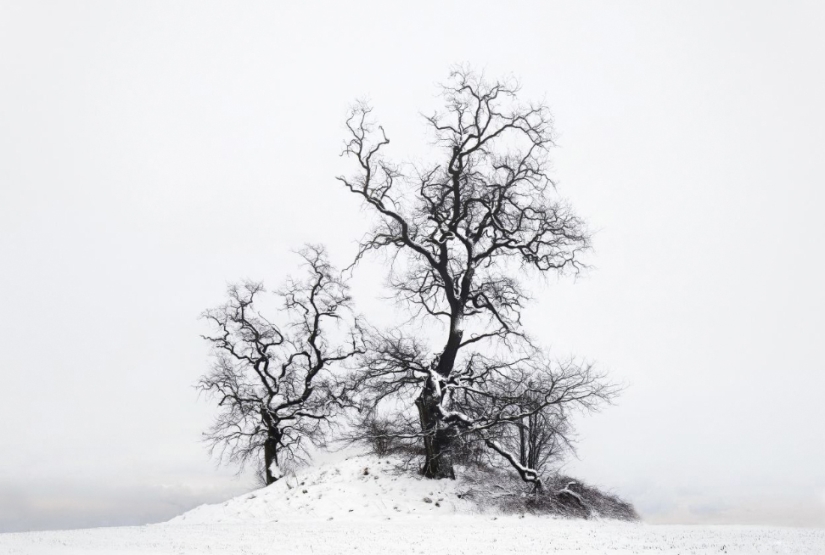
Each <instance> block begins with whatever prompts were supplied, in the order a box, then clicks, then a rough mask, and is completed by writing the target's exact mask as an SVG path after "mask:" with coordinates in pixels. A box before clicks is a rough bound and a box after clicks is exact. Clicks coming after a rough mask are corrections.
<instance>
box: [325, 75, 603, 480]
mask: <svg viewBox="0 0 825 555" xmlns="http://www.w3.org/2000/svg"><path fill="white" fill-rule="evenodd" d="M518 91H519V87H518V85H517V84H516V83H513V82H509V81H493V82H488V81H486V80H485V79H484V78H483V76H478V75H476V74H474V73H473V72H471V71H469V70H466V69H462V68H459V69H456V70H455V71H453V72H452V73H451V75H450V79H449V81H448V83H447V84H446V85H444V86H443V88H442V96H443V98H444V101H445V108H444V110H443V111H442V112H437V113H434V114H432V115H431V116H428V117H426V123H427V125H428V127H429V129H430V130H431V132H432V134H433V137H434V139H435V143H436V145H437V147H439V149H440V152H441V153H442V154H443V156H442V157H441V159H440V160H439V161H438V162H435V163H432V164H430V165H420V166H401V165H396V164H393V163H391V162H389V161H387V160H386V159H385V158H384V156H383V153H384V150H385V147H386V146H387V145H388V144H389V139H388V138H387V135H386V133H385V132H384V129H383V128H382V127H380V126H377V125H376V124H375V123H374V122H373V121H372V119H371V108H370V107H369V106H367V105H366V104H363V103H362V104H359V105H357V106H356V107H355V108H354V109H353V110H352V112H351V114H350V115H349V118H348V119H347V127H348V130H349V133H350V137H349V140H348V142H347V144H346V148H345V151H344V154H345V155H348V156H350V157H352V158H353V159H354V160H355V161H356V162H357V167H358V170H357V172H356V174H355V175H354V176H352V177H339V178H338V179H339V180H340V182H341V183H343V185H344V186H345V187H346V188H347V189H348V190H349V191H351V192H352V193H353V194H355V195H358V196H359V197H360V198H361V199H362V201H363V203H364V204H365V206H367V207H369V208H370V209H371V210H372V212H373V213H374V214H375V215H376V217H377V224H376V226H375V227H374V228H373V229H372V231H371V232H370V233H368V234H367V236H365V237H364V239H363V240H362V242H361V246H360V250H359V252H358V255H357V257H356V263H357V262H358V260H360V259H361V258H362V257H363V256H364V255H365V254H366V253H367V252H369V251H372V250H388V251H389V252H390V253H391V254H392V257H393V260H394V261H395V262H394V264H393V267H392V270H391V274H390V283H391V285H392V287H393V288H394V289H395V290H396V291H397V293H398V295H399V298H400V299H402V301H404V302H406V303H407V304H408V305H409V306H410V308H412V309H413V310H414V312H415V314H416V315H420V316H421V317H423V318H431V319H433V320H437V321H440V322H443V323H444V325H445V328H446V337H445V338H444V340H443V343H441V345H440V347H438V348H437V349H436V350H435V352H433V353H431V352H429V351H428V350H426V349H425V348H424V347H423V346H422V344H421V343H420V342H418V341H416V340H415V339H414V338H411V337H410V336H409V333H401V332H398V333H395V334H385V335H384V336H383V337H381V338H380V339H381V340H380V341H375V342H374V345H373V349H372V350H371V352H370V353H369V356H368V357H367V360H366V364H365V369H364V374H363V375H362V377H361V379H362V381H363V383H364V384H370V387H371V388H372V396H371V397H370V398H371V399H372V401H380V400H381V399H385V398H386V397H387V396H399V395H402V396H403V395H405V394H406V393H409V392H410V390H414V391H415V392H416V395H417V398H416V400H415V406H416V408H417V411H418V419H419V422H418V424H419V430H418V431H417V433H418V434H419V436H420V437H421V438H423V443H424V448H425V452H426V459H425V462H424V466H423V473H424V474H425V475H426V476H428V477H432V478H444V477H454V471H453V461H452V456H453V453H454V451H455V444H456V442H457V441H458V440H459V439H460V437H461V436H462V435H466V434H467V433H469V432H468V431H471V432H472V433H473V434H481V433H482V432H483V431H484V430H492V429H493V428H495V427H496V426H502V425H504V424H503V422H505V421H506V422H516V420H512V419H521V418H526V417H528V416H529V414H528V412H529V411H528V412H524V411H522V412H512V414H511V413H510V412H511V411H510V408H509V407H510V405H509V404H507V403H506V402H504V399H505V398H504V397H495V396H491V397H489V398H488V399H487V400H486V401H485V402H486V403H488V405H484V404H483V403H482V404H481V405H479V406H478V407H474V408H473V407H470V406H467V407H464V408H465V409H466V411H467V412H462V411H460V410H454V405H455V404H456V403H459V398H462V397H463V398H465V399H473V400H474V402H476V401H479V402H480V400H481V397H482V396H483V394H482V392H487V390H488V388H493V389H494V388H495V387H501V388H504V389H506V388H507V387H515V385H516V384H515V381H513V380H511V381H510V382H506V380H504V379H503V378H502V377H501V376H504V375H506V374H508V373H510V374H512V375H518V374H519V372H522V371H526V370H525V369H526V366H525V365H528V364H529V361H528V360H526V359H519V358H510V359H508V358H506V357H505V358H504V359H501V360H493V359H484V358H483V357H482V356H481V353H483V352H485V350H490V349H495V348H496V346H499V347H500V346H502V345H503V346H505V347H509V346H511V345H513V344H514V343H528V344H529V340H528V339H527V336H526V335H525V333H524V332H523V330H522V329H521V311H522V308H523V306H524V302H525V301H526V300H527V295H526V293H525V292H524V290H523V287H522V285H521V283H520V281H519V276H520V275H521V274H523V273H524V272H526V271H529V270H533V271H535V272H536V273H538V274H548V273H554V272H555V273H561V272H565V271H568V270H569V271H573V272H577V271H578V270H579V269H580V268H581V267H582V262H581V260H580V253H582V252H583V251H584V250H586V249H587V248H588V246H589V237H588V234H587V231H586V230H585V226H584V223H583V222H582V221H581V220H580V219H579V218H578V217H577V216H576V215H575V214H574V213H573V212H572V210H571V209H570V208H569V206H568V205H567V204H566V203H565V202H563V201H562V200H560V199H559V198H558V197H557V196H556V195H555V185H554V183H553V182H552V180H551V179H550V177H549V176H548V174H547V166H548V160H547V151H548V149H549V147H551V146H553V132H552V119H551V117H550V113H549V110H548V108H547V106H546V105H544V104H541V103H537V104H536V103H534V104H523V103H520V102H519V101H518V99H517V93H518ZM378 343H383V345H380V346H379V345H378ZM505 350H506V349H505ZM483 360H486V362H483V363H482V361H483ZM482 367H483V368H485V369H484V370H483V371H484V372H486V374H485V375H486V376H487V378H488V379H487V381H484V380H480V379H479V378H478V374H477V372H479V371H482V370H481V369H482ZM495 367H498V368H499V369H500V370H495ZM505 370H506V371H505ZM534 370H535V369H534ZM579 370H581V376H579V377H580V378H583V379H584V382H585V383H589V382H588V379H589V377H591V376H592V374H591V373H590V372H589V370H586V369H581V368H580V369H579ZM545 371H547V372H549V369H545ZM496 376H498V377H496ZM565 376H567V377H569V375H568V374H565ZM571 379H572V378H571ZM496 380H498V382H496ZM505 382H506V383H505ZM473 388H476V389H473ZM574 389H575V388H574ZM540 393H541V394H543V393H545V392H544V391H542V392H540ZM488 394H489V392H487V393H484V395H488ZM489 395H491V394H489ZM551 398H555V397H552V396H551ZM563 398H565V399H566V397H563ZM575 399H578V400H581V399H580V398H579V397H576V398H575ZM548 402H550V403H551V404H553V403H556V404H558V403H561V401H548ZM542 403H543V402H542ZM459 404H460V403H459ZM484 407H486V408H484ZM479 410H481V411H483V410H487V411H491V412H490V414H488V415H487V416H485V417H484V418H482V421H483V423H479V421H477V420H475V419H474V417H473V416H471V413H473V411H479ZM496 410H498V411H499V412H500V414H499V415H498V416H492V413H493V412H495V411H496ZM508 411H510V412H508ZM536 414H538V412H536ZM465 417H466V418H468V419H469V421H465ZM489 442H490V448H492V449H494V450H496V449H497V447H496V446H498V447H500V448H501V450H503V449H504V447H503V446H502V445H501V444H500V443H498V442H496V441H495V440H494V439H490V440H489ZM508 453H509V451H508ZM516 462H518V460H516Z"/></svg>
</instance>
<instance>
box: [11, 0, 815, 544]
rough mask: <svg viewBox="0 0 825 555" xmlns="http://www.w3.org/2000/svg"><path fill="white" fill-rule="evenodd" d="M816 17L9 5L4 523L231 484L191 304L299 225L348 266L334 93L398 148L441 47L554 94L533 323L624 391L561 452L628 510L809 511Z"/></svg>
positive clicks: (350, 245)
mask: <svg viewBox="0 0 825 555" xmlns="http://www.w3.org/2000/svg"><path fill="white" fill-rule="evenodd" d="M823 29H825V5H823V4H822V3H821V2H808V3H805V2H792V3H776V2H754V1H747V2H745V1H742V2H704V3H703V2H689V3H686V2H675V1H674V2H599V3H590V2H575V3H574V2H566V3H557V2H533V3H518V2H508V3H506V7H505V4H502V3H500V2H480V1H475V2H464V3H459V2H432V3H430V2H414V3H412V2H408V3H406V4H404V5H402V4H399V3H392V2H374V3H373V2H369V3H368V2H359V3H355V2H353V3H348V2H328V3H323V4H319V3H301V2H289V3H287V2H266V3H255V2H243V3H241V2H231V3H230V2H226V3H222V4H219V3H203V2H190V3H185V2H176V3H168V2H130V3H127V2H108V1H106V2H74V3H69V2H53V3H43V2H28V1H26V2H24V1H19V2H8V1H3V2H0V532H2V531H11V530H28V529H42V528H56V527H78V526H83V527H85V526H100V525H112V524H132V523H135V524H136V523H144V522H152V521H159V520H163V519H166V518H169V517H171V516H173V515H175V514H177V513H179V512H181V511H183V510H185V509H187V508H189V507H191V506H193V505H196V504H199V503H202V502H207V501H216V500H220V499H224V498H227V497H229V496H231V495H234V494H236V493H239V492H241V491H245V490H247V489H248V488H250V487H251V481H250V479H249V477H242V478H240V479H236V478H235V477H234V472H235V469H232V468H218V467H216V465H215V461H214V460H211V459H210V458H209V456H208V454H207V452H206V449H205V446H204V445H203V444H202V443H201V442H200V434H201V432H202V431H203V430H205V428H206V427H207V426H208V424H209V422H210V419H211V418H212V416H213V415H214V407H213V406H212V405H211V404H210V403H209V402H208V400H207V399H203V398H201V399H199V398H198V396H197V393H196V392H195V390H194V388H193V384H194V383H195V381H196V380H197V378H198V377H199V375H200V374H201V373H203V372H204V371H205V370H206V369H207V365H208V359H207V354H208V349H207V346H206V345H205V344H204V342H203V341H202V340H201V339H200V338H199V334H200V333H202V332H203V329H204V328H203V323H202V322H199V321H198V318H197V317H198V314H199V313H200V312H201V311H202V310H203V309H205V308H207V307H211V306H214V305H216V304H217V303H219V302H220V301H221V300H222V298H223V294H224V291H225V287H226V284H227V282H230V281H234V280H238V279H242V278H246V277H250V278H255V279H264V280H266V281H267V282H268V283H272V284H276V283H277V282H279V281H280V280H281V279H283V278H284V277H285V276H286V274H287V273H289V272H290V271H291V270H292V269H293V268H294V266H295V263H296V257H295V256H294V255H293V254H291V253H290V249H294V248H296V247H299V246H300V245H301V244H303V243H305V242H307V241H314V242H324V243H326V244H327V245H328V246H329V248H330V251H331V254H332V257H333V259H334V260H335V261H336V262H338V263H339V264H340V263H344V262H346V261H347V260H348V259H349V257H351V256H352V254H353V252H354V241H355V240H356V239H358V238H359V237H360V235H361V233H362V232H363V231H364V230H365V229H366V225H367V223H368V222H367V218H366V214H367V213H366V212H363V211H361V210H360V209H359V207H358V203H357V201H356V199H355V198H354V197H353V196H352V195H349V194H347V193H346V192H345V191H344V190H342V188H341V187H340V186H339V185H338V184H337V182H336V181H335V180H334V177H335V176H336V175H338V174H339V173H341V172H342V171H344V170H345V169H346V166H345V165H343V163H342V161H341V160H340V159H339V157H338V154H339V152H340V150H341V147H342V144H343V138H344V129H343V120H344V117H345V114H346V110H347V107H348V106H349V105H350V103H351V102H352V101H353V100H354V99H356V98H359V97H364V96H367V97H368V98H370V99H371V100H372V103H373V104H374V105H375V107H376V115H377V117H378V118H380V120H381V121H382V122H383V123H384V125H385V128H386V130H387V133H388V135H389V136H390V138H391V139H392V141H393V142H392V145H391V146H392V148H391V149H390V150H389V151H388V152H389V153H390V154H392V155H393V156H394V157H397V158H398V159H405V158H410V157H415V156H417V155H418V154H419V153H420V152H423V151H424V150H423V145H425V144H426V136H425V135H424V131H425V128H424V126H423V125H422V120H421V117H420V116H419V115H418V114H419V112H421V111H426V110H428V109H430V108H432V107H433V106H435V101H436V99H435V97H434V95H435V93H436V92H437V89H436V83H437V82H439V81H442V80H443V79H444V78H445V77H446V75H447V72H448V70H449V68H450V66H451V65H452V64H455V63H459V62H469V63H471V64H473V65H475V66H476V67H478V68H481V69H484V70H485V71H486V72H487V73H488V74H489V75H492V76H497V75H507V74H513V75H516V76H518V77H519V78H520V79H521V81H522V82H523V84H524V93H523V94H524V96H525V98H545V99H546V101H547V103H548V104H549V105H550V107H551V109H552V111H553V114H554V117H555V121H556V128H557V131H558V134H559V141H558V142H559V147H558V148H557V149H555V150H554V152H553V153H552V157H553V161H554V169H553V175H554V176H555V178H556V179H557V180H558V182H559V191H560V192H561V194H562V195H563V196H564V197H566V198H567V199H569V200H570V202H571V203H572V204H573V205H574V206H575V207H576V209H577V210H578V212H579V213H580V214H581V215H582V216H583V217H584V218H585V219H586V220H587V221H588V222H589V223H590V225H591V227H592V228H593V229H594V230H596V232H597V233H596V236H595V240H594V244H595V250H594V252H593V253H591V255H590V258H589V262H590V263H591V264H592V265H593V268H592V269H591V270H590V271H588V272H587V273H586V275H584V276H582V277H580V278H579V279H578V280H575V281H574V280H572V279H562V280H555V279H553V280H550V281H549V282H548V283H546V284H540V283H536V284H534V287H533V288H532V291H533V294H534V296H535V298H536V302H535V304H534V305H533V306H532V307H531V309H530V311H529V313H528V314H527V319H526V320H527V323H528V325H529V327H530V329H531V331H532V333H533V335H534V336H535V337H537V338H538V339H540V340H541V341H543V342H544V343H546V344H549V345H551V346H552V348H553V349H554V350H555V352H556V353H558V354H560V355H567V354H575V355H578V356H584V357H587V358H589V359H590V360H593V361H595V362H597V363H598V365H599V366H600V367H601V368H603V369H605V370H607V371H609V372H610V374H611V376H613V378H614V379H616V380H617V381H621V382H623V383H625V384H626V385H627V389H626V390H625V392H624V394H623V395H622V396H621V398H620V399H619V400H618V402H617V404H616V406H613V407H608V408H607V409H606V410H604V411H603V412H602V413H600V414H598V415H595V416H590V417H586V418H582V419H581V420H580V421H579V431H580V444H579V459H578V460H573V461H571V462H570V463H569V464H568V466H567V468H566V470H567V471H569V472H570V473H572V474H575V475H576V476H579V477H581V478H582V479H584V480H587V481H590V482H594V483H596V484H599V485H601V486H605V487H608V488H611V489H613V490H614V491H616V492H618V493H620V494H622V495H624V496H626V497H627V498H629V499H630V500H631V501H633V502H634V503H635V504H636V505H637V507H638V508H639V510H640V512H641V513H642V515H643V516H644V517H645V518H646V519H647V520H649V521H651V522H688V523H691V522H715V523H728V522H739V523H771V524H796V525H809V526H810V525H817V526H825V431H824V430H825V402H823V394H824V393H825V363H823V353H822V345H823V336H825V293H823V285H824V284H825V263H823V259H822V256H823V251H824V250H825V249H823V246H825V245H824V243H825V218H824V217H823V213H825V193H824V192H823V181H825V161H824V160H825V158H824V157H823V147H825V103H823V99H825V63H823V59H825V56H824V55H825V34H823ZM380 283H381V268H380V266H379V265H377V264H375V265H372V266H369V265H367V266H366V267H365V269H364V271H363V272H361V273H360V274H357V275H356V282H355V292H356V300H357V301H358V303H359V305H360V306H361V307H363V309H364V311H365V312H367V313H368V314H370V313H371V314H373V315H375V317H376V318H378V319H380V317H381V315H380V311H381V310H388V308H386V307H385V306H386V305H382V304H381V303H380V302H378V301H376V300H375V284H380ZM382 307H384V308H382Z"/></svg>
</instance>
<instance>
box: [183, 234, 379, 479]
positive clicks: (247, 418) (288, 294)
mask: <svg viewBox="0 0 825 555" xmlns="http://www.w3.org/2000/svg"><path fill="white" fill-rule="evenodd" d="M300 254H301V256H302V258H303V260H304V263H305V266H306V270H307V277H306V278H305V279H302V280H291V279H290V280H287V282H286V284H285V285H284V286H283V287H282V288H281V289H280V290H278V291H277V292H276V295H277V297H278V298H279V299H280V301H281V314H280V316H282V320H285V325H284V326H283V327H280V326H278V325H276V324H275V323H273V322H271V321H270V320H268V319H267V318H266V317H265V316H263V315H262V314H261V313H260V311H259V309H258V305H257V304H256V303H258V301H259V300H260V296H261V295H263V294H264V293H265V290H264V287H263V285H262V284H260V283H255V282H244V283H242V284H240V285H232V286H230V287H229V300H228V301H227V302H226V303H225V304H224V305H222V306H220V307H218V308H215V309H212V310H208V311H206V312H205V313H204V318H206V319H207V320H208V321H209V322H211V323H212V324H213V326H214V328H215V333H214V334H213V335H208V336H205V337H204V338H205V339H206V340H208V341H209V342H210V343H211V344H212V346H213V355H214V363H213V365H212V369H211V371H210V372H209V373H208V374H207V375H205V376H204V377H203V378H201V380H200V381H199V383H198V387H199V389H200V390H202V391H205V392H208V393H210V394H213V395H214V396H215V397H216V398H217V400H218V405H219V406H220V408H221V412H220V414H219V415H218V417H217V419H216V421H215V423H214V425H213V426H212V428H211V429H210V431H209V432H208V433H207V439H208V440H209V441H210V442H211V444H212V448H213V449H220V450H221V453H222V454H223V455H226V456H227V457H228V458H229V460H231V461H234V462H239V463H241V464H242V465H243V463H245V462H247V461H248V460H249V459H250V458H253V459H256V460H257V459H262V461H261V462H262V463H263V467H264V476H265V481H266V483H267V484H271V483H272V482H274V481H275V480H277V479H278V477H279V475H280V473H279V472H277V471H276V470H275V469H276V468H277V467H278V466H279V465H282V464H283V463H285V462H290V461H294V460H295V459H297V458H301V456H302V454H304V453H305V447H306V446H307V445H306V444H307V442H309V443H314V444H323V443H324V441H325V439H326V432H327V431H328V429H329V426H330V425H332V424H333V421H332V418H333V410H334V408H335V406H336V404H335V398H336V395H335V392H334V391H333V390H332V388H333V387H334V386H333V382H334V380H332V379H330V377H331V376H330V372H331V371H332V370H333V368H334V366H335V365H336V364H338V363H341V362H343V361H346V360H348V359H350V358H352V357H353V356H355V355H358V354H363V345H362V341H361V338H360V325H359V323H358V320H357V318H354V317H353V316H352V314H351V310H350V309H351V306H350V305H351V299H350V296H349V292H348V288H347V285H346V284H345V283H344V282H343V281H341V279H340V278H339V277H338V275H337V272H335V271H334V269H333V268H332V267H331V266H330V265H329V263H328V262H327V258H326V254H325V252H324V249H323V248H322V247H320V246H308V247H307V248H305V249H304V250H303V251H301V253H300ZM342 322H343V326H340V325H339V324H341V323H342ZM336 325H338V326H337V327H338V329H336ZM342 327H343V328H344V329H341V328H342ZM336 333H337V335H336Z"/></svg>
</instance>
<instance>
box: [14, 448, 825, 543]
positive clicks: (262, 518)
mask: <svg viewBox="0 0 825 555" xmlns="http://www.w3.org/2000/svg"><path fill="white" fill-rule="evenodd" d="M473 489H476V491H475V493H476V495H477V494H478V490H477V486H476V485H474V484H469V483H467V482H464V481H461V480H457V481H439V482H433V481H428V480H423V479H419V478H417V477H411V476H409V475H403V474H399V473H398V472H397V471H396V469H395V467H394V466H393V465H392V464H390V463H389V462H387V461H379V460H378V459H375V458H365V457H358V458H351V459H348V460H346V461H339V462H337V463H334V464H328V465H323V466H320V467H317V468H311V469H308V470H307V471H305V472H302V473H300V474H299V475H298V477H294V476H292V477H289V478H287V479H285V480H282V481H280V482H278V483H276V484H275V485H273V486H271V487H269V488H266V489H263V490H259V491H257V492H253V493H250V494H246V495H243V496H240V497H237V498H235V499H232V500H230V501H227V502H226V503H222V504H219V505H205V506H202V507H198V508H196V509H194V510H192V511H190V512H188V513H185V514H183V515H181V516H179V517H177V518H175V519H172V520H171V521H169V522H167V523H164V524H154V525H147V526H140V527H124V528H98V529H93V530H74V531H60V532H31V533H23V534H0V554H7V553H8V554H26V555H39V554H43V555H51V554H68V555H72V554H81V553H82V554H121V553H124V554H146V555H149V554H151V555H161V554H164V555H166V554H206V553H212V554H228V555H229V554H247V555H252V554H258V553H260V554H264V553H265V554H273V553H278V554H287V553H288V554H292V553H295V554H304V553H307V554H326V553H329V554H339V553H368V554H369V553H376V554H377V553H381V554H384V553H428V554H438V553H450V554H461V553H466V554H477V555H484V554H491V555H492V554H496V555H498V554H503V553H577V554H590V553H593V554H596V553H599V554H601V553H610V554H630V553H668V554H710V553H714V554H718V553H729V554H733V553H739V554H757V553H759V554H770V553H783V554H798V555H805V554H819V555H825V530H816V529H795V528H766V527H748V526H654V525H646V524H639V523H623V522H614V521H580V520H579V521H576V520H564V519H553V518H548V517H537V516H530V515H525V516H523V517H522V516H519V515H502V514H497V513H495V512H491V511H487V512H481V513H479V512H478V511H477V509H476V504H475V503H474V502H472V501H470V500H469V499H468V496H470V497H471V496H472V495H473V493H472V491H471V490H473ZM486 494H488V495H495V491H488V492H486Z"/></svg>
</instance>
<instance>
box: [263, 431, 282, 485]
mask: <svg viewBox="0 0 825 555" xmlns="http://www.w3.org/2000/svg"><path fill="white" fill-rule="evenodd" d="M273 463H274V464H275V465H276V466H277V464H278V437H277V436H276V435H275V434H272V433H270V435H269V437H267V438H266V441H265V442H264V478H265V480H266V485H269V484H273V483H275V482H276V481H277V480H278V478H280V475H278V476H276V475H275V474H273V472H272V465H273Z"/></svg>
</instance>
